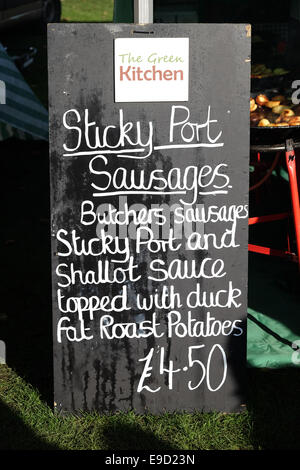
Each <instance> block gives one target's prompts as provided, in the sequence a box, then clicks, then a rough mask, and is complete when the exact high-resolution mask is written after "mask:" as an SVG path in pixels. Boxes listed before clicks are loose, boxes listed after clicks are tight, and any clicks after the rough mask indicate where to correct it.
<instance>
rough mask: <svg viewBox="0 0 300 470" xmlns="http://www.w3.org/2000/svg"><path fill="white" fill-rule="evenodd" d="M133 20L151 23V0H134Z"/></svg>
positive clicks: (138, 22)
mask: <svg viewBox="0 0 300 470" xmlns="http://www.w3.org/2000/svg"><path fill="white" fill-rule="evenodd" d="M134 22H135V23H137V24H149V23H153V0H134Z"/></svg>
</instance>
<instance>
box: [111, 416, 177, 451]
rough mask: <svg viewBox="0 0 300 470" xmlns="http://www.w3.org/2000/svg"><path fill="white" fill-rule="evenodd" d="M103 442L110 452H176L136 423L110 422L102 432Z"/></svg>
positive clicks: (174, 448) (165, 442)
mask: <svg viewBox="0 0 300 470" xmlns="http://www.w3.org/2000/svg"><path fill="white" fill-rule="evenodd" d="M102 432H103V436H102V437H103V440H104V442H105V444H106V446H107V448H108V449H111V450H165V451H166V450H176V449H177V448H176V447H174V445H172V444H170V442H168V441H167V440H164V439H162V438H158V437H156V436H155V434H153V432H151V431H146V430H145V429H142V428H141V427H140V426H139V425H138V424H137V423H132V424H128V423H122V422H120V421H118V422H112V423H109V424H106V425H105V426H104V428H103V430H102Z"/></svg>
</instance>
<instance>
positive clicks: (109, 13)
mask: <svg viewBox="0 0 300 470" xmlns="http://www.w3.org/2000/svg"><path fill="white" fill-rule="evenodd" d="M113 4H114V2H113V0H62V21H70V22H77V21H90V22H98V21H101V22H110V21H112V19H113Z"/></svg>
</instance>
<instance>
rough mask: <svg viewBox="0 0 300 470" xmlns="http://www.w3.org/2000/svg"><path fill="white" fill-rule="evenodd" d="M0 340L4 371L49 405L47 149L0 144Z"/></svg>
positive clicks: (42, 144)
mask: <svg viewBox="0 0 300 470" xmlns="http://www.w3.org/2000/svg"><path fill="white" fill-rule="evenodd" d="M0 152H1V161H0V168H1V190H2V201H3V200H4V201H5V204H3V207H2V218H3V220H5V224H2V225H1V227H0V239H1V259H2V263H1V267H2V271H3V272H5V282H3V283H1V285H0V293H1V299H2V304H1V313H0V339H1V340H3V341H4V342H5V344H6V354H7V358H6V360H7V364H8V365H9V367H11V368H13V369H14V370H16V372H17V373H18V374H19V375H20V376H22V377H24V378H25V379H26V380H27V381H28V382H30V383H31V384H32V385H33V386H34V387H37V388H38V390H39V392H40V394H41V395H42V398H43V399H44V400H46V401H47V402H48V403H49V404H51V403H52V402H53V378H52V320H51V267H50V222H49V174H48V173H49V170H48V144H47V143H45V142H37V141H36V142H24V141H18V140H15V139H9V140H6V141H4V142H1V143H0Z"/></svg>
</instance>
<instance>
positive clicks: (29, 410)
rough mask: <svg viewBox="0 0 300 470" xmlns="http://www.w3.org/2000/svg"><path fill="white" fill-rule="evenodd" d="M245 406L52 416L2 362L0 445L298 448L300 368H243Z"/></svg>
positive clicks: (87, 448) (80, 447) (181, 448)
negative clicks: (158, 413)
mask: <svg viewBox="0 0 300 470" xmlns="http://www.w3.org/2000/svg"><path fill="white" fill-rule="evenodd" d="M248 372H249V395H251V399H249V410H248V411H245V412H243V413H241V414H224V413H194V414H187V413H181V414H180V413H177V414H175V413H173V414H170V413H169V414H163V415H161V416H153V415H144V416H142V415H135V414H134V413H117V414H115V415H111V416H107V415H101V414H98V413H82V414H81V415H79V416H73V415H68V416H65V417H60V416H57V415H55V414H54V413H53V411H52V409H51V408H50V407H49V406H48V405H47V404H46V403H45V402H43V401H42V399H41V397H40V396H39V393H38V391H37V390H36V389H34V388H33V387H32V386H31V385H30V384H28V383H26V382H25V381H24V380H23V379H22V378H21V377H19V376H18V375H17V374H16V373H15V372H14V371H12V370H11V369H9V368H8V367H7V366H4V365H2V366H0V414H1V424H0V449H50V450H55V449H68V450H75V449H76V450H83V449H85V450H114V451H116V450H255V449H299V447H300V445H299V431H298V423H299V418H300V407H299V399H298V398H299V392H300V381H299V371H298V370H294V369H293V370H292V369H291V370H281V371H270V370H249V371H248Z"/></svg>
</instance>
